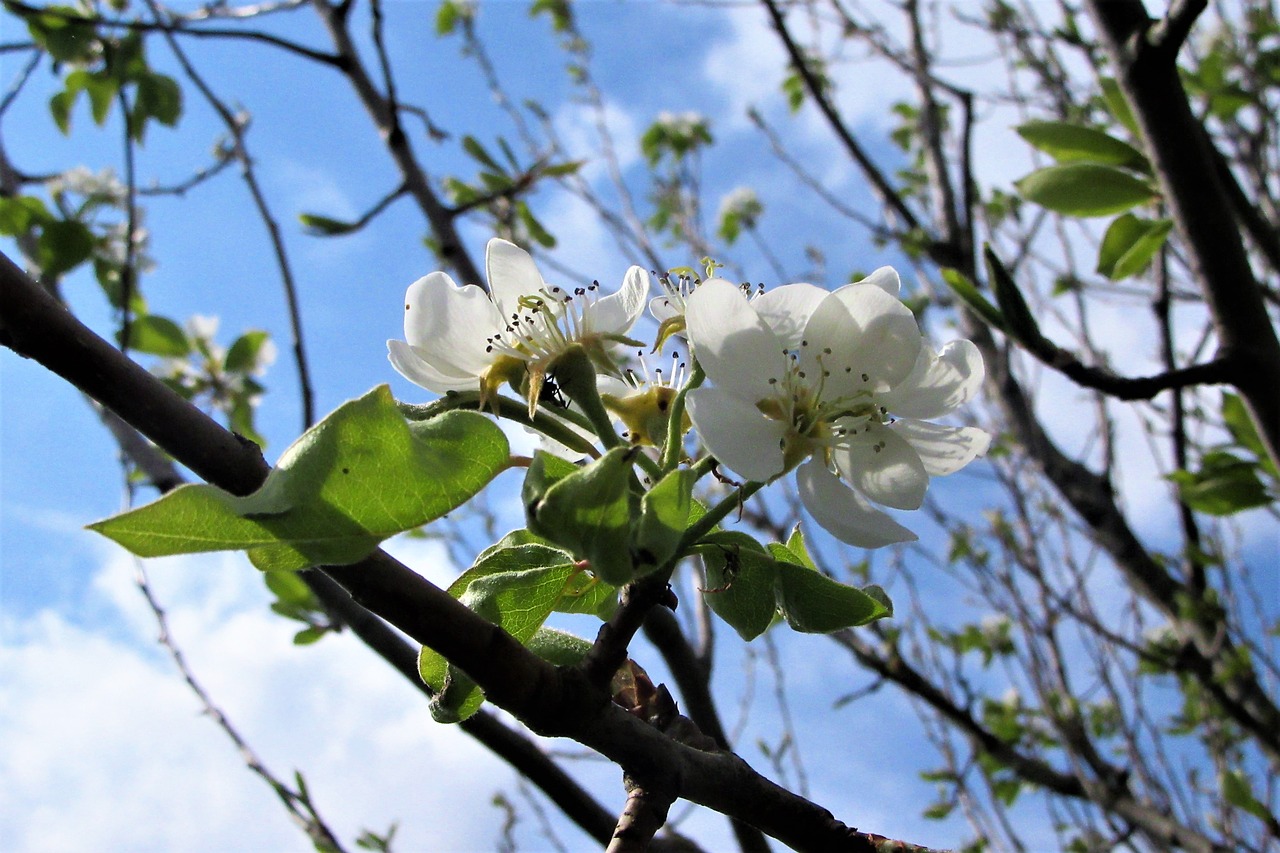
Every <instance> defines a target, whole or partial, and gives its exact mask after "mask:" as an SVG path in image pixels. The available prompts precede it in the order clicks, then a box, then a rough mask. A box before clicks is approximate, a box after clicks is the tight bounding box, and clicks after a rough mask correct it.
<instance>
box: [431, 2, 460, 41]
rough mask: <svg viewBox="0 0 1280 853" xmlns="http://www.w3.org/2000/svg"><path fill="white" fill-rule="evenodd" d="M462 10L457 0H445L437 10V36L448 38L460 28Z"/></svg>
mask: <svg viewBox="0 0 1280 853" xmlns="http://www.w3.org/2000/svg"><path fill="white" fill-rule="evenodd" d="M461 17H462V15H461V10H460V9H459V8H458V3H456V2H455V0H444V2H443V3H441V4H440V7H439V8H438V9H436V35H438V36H447V35H449V34H451V33H452V32H453V31H454V29H455V28H456V27H457V26H458V21H459V20H460V19H461Z"/></svg>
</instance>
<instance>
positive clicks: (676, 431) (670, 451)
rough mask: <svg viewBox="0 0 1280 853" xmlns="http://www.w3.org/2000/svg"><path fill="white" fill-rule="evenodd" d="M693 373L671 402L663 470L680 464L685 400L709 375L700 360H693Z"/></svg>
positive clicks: (663, 448)
mask: <svg viewBox="0 0 1280 853" xmlns="http://www.w3.org/2000/svg"><path fill="white" fill-rule="evenodd" d="M692 361H693V371H692V373H690V375H689V381H688V382H686V383H685V384H684V387H683V388H681V389H680V391H679V392H678V393H677V394H676V397H675V399H674V400H672V401H671V411H670V413H669V414H668V417H667V441H666V443H665V444H663V445H662V460H661V462H662V470H663V471H671V470H673V469H675V467H676V466H677V465H679V464H680V457H681V455H682V454H683V452H684V408H685V406H684V398H685V395H686V394H688V393H689V392H690V391H692V390H693V389H694V388H697V387H698V386H699V385H701V384H702V381H703V380H704V379H706V378H707V374H706V373H704V372H703V371H702V365H700V364H698V360H697V359H696V358H695V359H692Z"/></svg>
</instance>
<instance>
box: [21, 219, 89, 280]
mask: <svg viewBox="0 0 1280 853" xmlns="http://www.w3.org/2000/svg"><path fill="white" fill-rule="evenodd" d="M95 242H96V241H95V240H94V238H93V232H92V231H90V230H89V229H88V227H87V226H85V225H84V224H83V223H81V222H76V221H75V220H74V219H61V220H55V221H53V222H47V223H45V225H44V228H42V229H41V231H40V236H39V238H37V240H36V263H37V264H38V265H39V266H40V269H41V270H43V271H44V273H45V274H46V275H49V276H59V275H62V274H63V273H65V272H68V271H70V270H72V269H74V268H75V267H77V266H79V265H80V264H82V263H84V262H85V261H87V260H88V259H89V256H90V255H92V254H93V247H94V243H95Z"/></svg>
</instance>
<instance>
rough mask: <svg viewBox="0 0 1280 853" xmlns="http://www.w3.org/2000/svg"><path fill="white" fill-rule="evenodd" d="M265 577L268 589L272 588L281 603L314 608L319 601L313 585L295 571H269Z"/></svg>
mask: <svg viewBox="0 0 1280 853" xmlns="http://www.w3.org/2000/svg"><path fill="white" fill-rule="evenodd" d="M263 578H265V579H266V584H267V589H269V590H271V592H272V594H273V595H275V597H276V599H277V601H278V602H279V603H281V604H285V605H290V606H293V607H298V608H312V607H315V606H316V604H317V603H318V602H317V601H316V597H315V596H314V595H313V594H312V592H311V587H309V586H307V585H306V584H305V583H303V581H302V578H300V577H298V576H297V575H296V574H294V573H293V572H267V573H266V574H264V575H263Z"/></svg>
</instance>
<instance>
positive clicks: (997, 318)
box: [942, 267, 1007, 332]
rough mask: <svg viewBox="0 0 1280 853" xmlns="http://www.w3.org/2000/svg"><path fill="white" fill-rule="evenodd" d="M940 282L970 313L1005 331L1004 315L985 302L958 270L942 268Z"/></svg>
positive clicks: (975, 288)
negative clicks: (949, 289) (943, 283)
mask: <svg viewBox="0 0 1280 853" xmlns="http://www.w3.org/2000/svg"><path fill="white" fill-rule="evenodd" d="M942 280H943V281H945V282H946V283H947V287H949V288H951V292H952V293H954V294H955V295H956V296H958V297H960V301H962V302H963V303H964V304H965V305H967V306H968V307H969V310H970V311H972V312H973V313H974V314H977V315H978V316H979V317H981V318H982V320H983V321H984V322H986V323H987V325H989V326H991V327H992V328H993V329H999V330H1000V331H1002V332H1005V331H1007V329H1006V326H1005V320H1004V315H1003V314H1001V313H1000V309H999V308H997V307H996V306H994V305H992V304H991V303H990V302H988V301H987V298H986V297H985V296H983V295H982V292H981V291H980V290H978V286H977V285H975V284H974V283H973V281H972V280H971V279H970V278H969V277H968V276H967V275H965V274H964V273H962V272H960V270H957V269H952V268H951V267H943V269H942Z"/></svg>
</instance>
